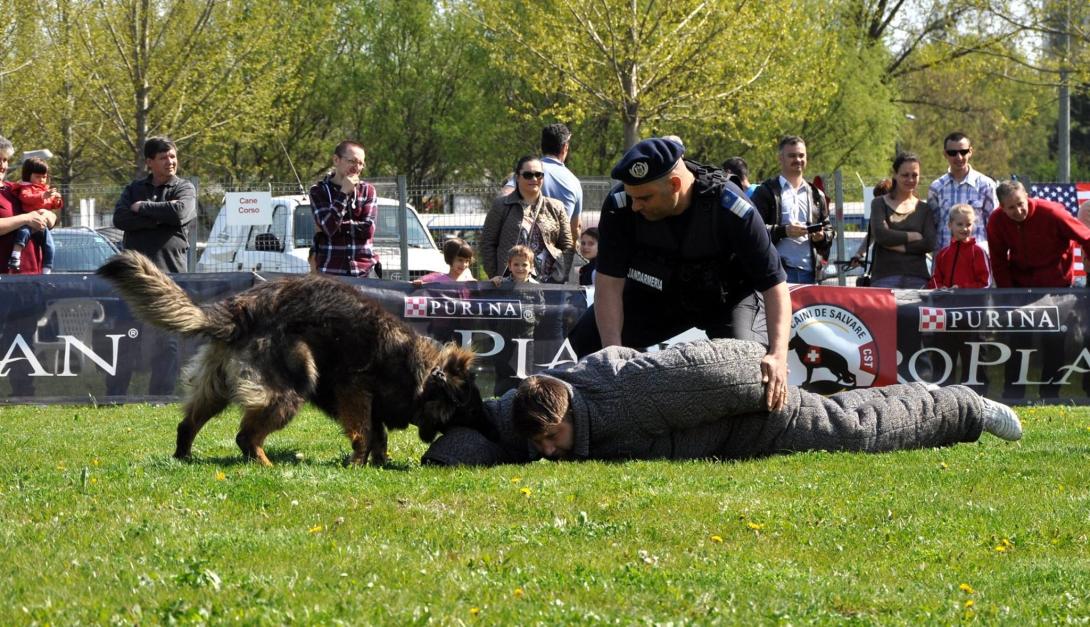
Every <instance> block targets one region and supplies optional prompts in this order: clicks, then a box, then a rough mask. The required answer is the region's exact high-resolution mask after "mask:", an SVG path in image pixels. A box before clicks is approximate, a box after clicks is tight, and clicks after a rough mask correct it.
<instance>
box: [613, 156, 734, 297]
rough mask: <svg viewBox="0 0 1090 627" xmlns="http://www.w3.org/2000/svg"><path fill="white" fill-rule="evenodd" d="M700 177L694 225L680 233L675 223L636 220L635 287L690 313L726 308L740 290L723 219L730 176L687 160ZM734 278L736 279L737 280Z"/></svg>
mask: <svg viewBox="0 0 1090 627" xmlns="http://www.w3.org/2000/svg"><path fill="white" fill-rule="evenodd" d="M686 165H687V166H689V168H690V170H692V171H693V173H694V175H696V182H695V186H694V190H693V199H692V204H690V205H689V207H688V209H686V210H685V213H684V214H683V215H685V216H686V218H685V219H686V220H687V221H688V223H687V224H686V225H685V228H684V230H683V232H681V233H677V232H676V230H675V228H674V227H673V225H671V223H670V220H658V221H655V222H651V221H648V220H642V219H640V220H636V221H635V229H634V238H635V241H634V242H633V244H634V245H633V249H634V253H635V254H634V255H633V257H632V260H631V261H630V265H629V271H628V279H629V284H630V285H634V286H638V287H639V288H640V289H647V290H651V291H652V292H657V293H660V294H663V295H666V296H669V297H670V298H672V299H676V302H677V303H678V304H679V306H681V307H682V308H683V309H685V310H691V311H700V310H703V309H705V308H708V307H714V306H717V305H721V304H723V303H724V302H725V301H726V297H727V294H728V293H729V292H731V291H734V290H736V289H738V288H739V287H740V285H739V282H738V280H737V278H738V277H740V276H741V272H740V270H738V269H732V268H733V259H734V255H733V254H732V253H731V251H729V250H728V249H727V244H726V243H725V242H724V239H725V238H724V235H723V232H722V231H723V228H724V227H723V224H722V219H723V217H724V215H725V212H727V211H729V209H726V208H724V207H723V206H722V205H721V204H720V196H721V195H722V193H723V184H724V183H726V182H727V177H726V175H725V174H724V173H723V171H722V170H719V169H717V168H713V167H710V166H705V165H701V164H698V163H695V162H692V161H686ZM732 277H734V278H733V280H732Z"/></svg>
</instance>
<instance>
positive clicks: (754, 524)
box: [746, 521, 764, 531]
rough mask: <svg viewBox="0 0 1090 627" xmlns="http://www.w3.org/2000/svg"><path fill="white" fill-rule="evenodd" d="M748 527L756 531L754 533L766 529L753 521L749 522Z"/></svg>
mask: <svg viewBox="0 0 1090 627" xmlns="http://www.w3.org/2000/svg"><path fill="white" fill-rule="evenodd" d="M746 526H747V527H749V528H750V529H752V530H754V531H760V530H761V529H764V525H763V524H760V523H755V522H753V521H750V522H747V523H746Z"/></svg>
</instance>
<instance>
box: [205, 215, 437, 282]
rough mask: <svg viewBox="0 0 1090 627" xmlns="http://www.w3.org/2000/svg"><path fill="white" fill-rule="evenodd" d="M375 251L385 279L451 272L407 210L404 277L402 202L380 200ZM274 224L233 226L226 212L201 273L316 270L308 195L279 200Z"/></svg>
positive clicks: (210, 242)
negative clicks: (399, 223) (399, 220)
mask: <svg viewBox="0 0 1090 627" xmlns="http://www.w3.org/2000/svg"><path fill="white" fill-rule="evenodd" d="M377 202H378V218H377V222H378V224H377V225H376V226H377V228H376V230H375V251H376V252H377V253H378V254H379V257H380V258H381V260H382V276H383V278H384V279H394V280H401V279H404V280H412V279H415V278H418V277H421V276H423V275H425V274H427V273H429V272H445V271H446V270H447V264H446V262H445V261H443V254H442V253H441V252H440V251H439V249H438V248H436V246H435V242H434V241H433V240H432V238H431V235H430V234H429V233H428V230H427V229H425V228H424V225H423V224H422V223H421V222H420V216H419V215H417V213H416V210H415V209H413V208H412V206H411V205H406V206H405V220H406V224H407V227H408V228H407V233H408V239H409V242H408V248H409V276H408V278H407V279H406V278H405V277H403V276H402V273H401V249H400V247H399V242H400V241H401V240H400V238H399V237H398V230H397V212H398V201H396V200H394V199H391V198H378V199H377ZM272 205H273V218H272V222H273V223H272V224H269V225H263V226H227V225H226V224H225V217H226V216H225V214H224V212H222V211H221V212H220V214H219V215H218V216H216V222H215V224H214V225H212V232H211V233H209V235H208V242H207V243H206V244H205V246H204V251H203V252H202V253H201V257H200V260H199V261H198V262H197V272H248V271H261V270H264V271H265V272H296V273H304V272H309V271H310V266H309V264H308V263H307V255H308V254H309V253H310V245H311V243H313V241H314V232H315V230H316V226H315V224H314V216H313V214H312V213H311V210H310V199H309V198H307V197H306V196H274V197H273V199H272Z"/></svg>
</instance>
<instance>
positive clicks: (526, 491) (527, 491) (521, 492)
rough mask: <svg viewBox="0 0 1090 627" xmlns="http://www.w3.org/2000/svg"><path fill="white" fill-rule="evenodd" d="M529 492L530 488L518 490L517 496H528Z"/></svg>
mask: <svg viewBox="0 0 1090 627" xmlns="http://www.w3.org/2000/svg"><path fill="white" fill-rule="evenodd" d="M531 492H532V490H530V488H520V489H519V494H522V496H530V493H531Z"/></svg>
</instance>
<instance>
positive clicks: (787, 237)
mask: <svg viewBox="0 0 1090 627" xmlns="http://www.w3.org/2000/svg"><path fill="white" fill-rule="evenodd" d="M779 162H780V173H779V175H778V176H774V177H772V178H770V179H767V180H766V181H764V182H762V183H761V184H760V185H759V186H758V187H757V190H756V191H754V192H753V204H755V205H757V211H759V212H760V213H761V219H762V220H764V223H765V228H767V229H768V235H769V237H770V238H771V239H772V243H773V245H775V246H776V252H778V253H779V254H780V259H781V260H782V261H783V266H784V270H785V271H786V272H787V282H788V283H802V284H807V283H820V281H821V267H822V262H823V260H824V259H826V258H828V256H829V247H830V245H831V244H832V241H833V228H832V225H831V223H830V221H829V202H828V200H827V199H826V198H825V194H824V193H822V191H821V190H820V189H818V188H817V187H816V186H815V185H813V184H812V183H807V182H806V179H805V178H803V173H804V172H805V171H806V142H804V141H803V140H802V138H801V137H799V136H797V135H788V136H787V137H784V138H783V139H781V140H780V144H779Z"/></svg>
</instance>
